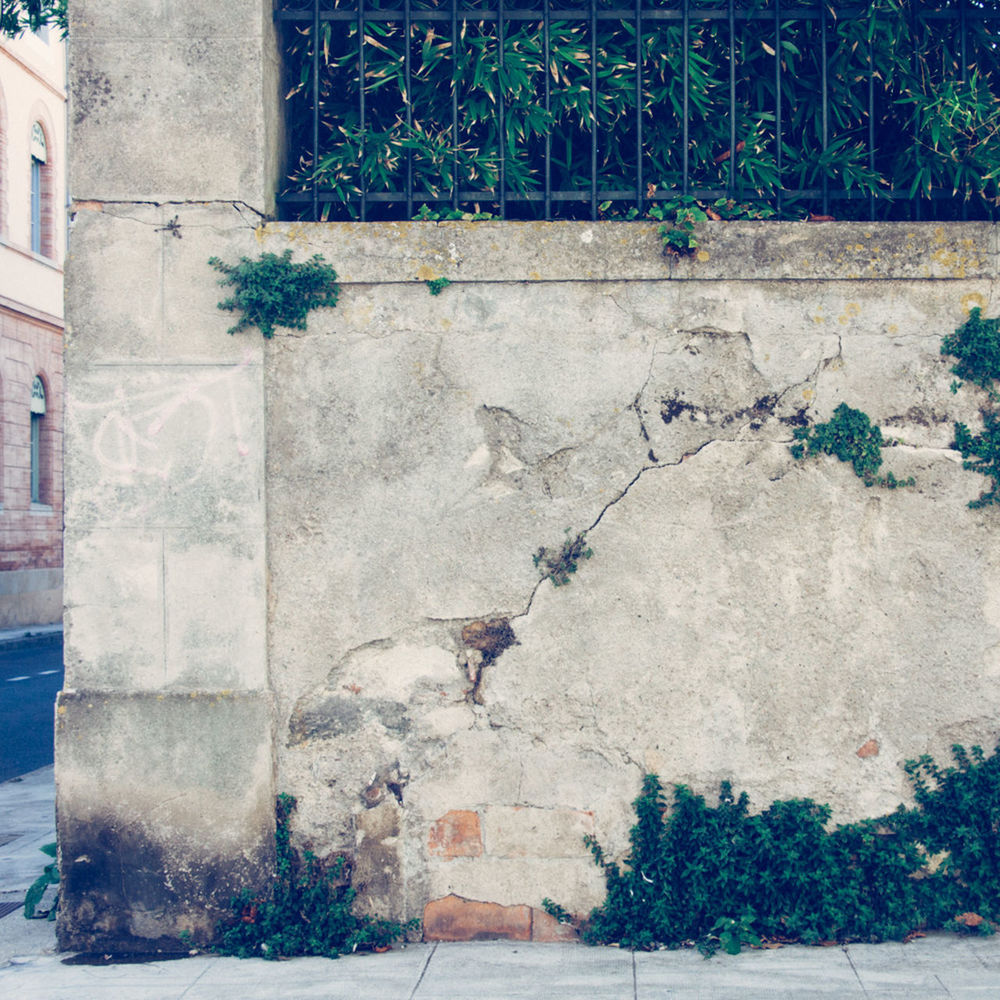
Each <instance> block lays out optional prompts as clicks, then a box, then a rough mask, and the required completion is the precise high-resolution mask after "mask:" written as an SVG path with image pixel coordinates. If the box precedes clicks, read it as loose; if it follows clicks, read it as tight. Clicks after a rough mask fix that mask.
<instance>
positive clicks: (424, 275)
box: [417, 264, 441, 281]
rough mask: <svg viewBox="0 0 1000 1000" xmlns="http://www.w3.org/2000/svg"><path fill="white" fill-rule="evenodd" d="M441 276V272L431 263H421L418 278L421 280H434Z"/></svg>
mask: <svg viewBox="0 0 1000 1000" xmlns="http://www.w3.org/2000/svg"><path fill="white" fill-rule="evenodd" d="M440 277H441V272H440V271H438V270H436V269H435V268H433V267H431V266H430V264H421V265H420V267H418V268H417V279H418V280H419V281H434V280H435V279H436V278H440Z"/></svg>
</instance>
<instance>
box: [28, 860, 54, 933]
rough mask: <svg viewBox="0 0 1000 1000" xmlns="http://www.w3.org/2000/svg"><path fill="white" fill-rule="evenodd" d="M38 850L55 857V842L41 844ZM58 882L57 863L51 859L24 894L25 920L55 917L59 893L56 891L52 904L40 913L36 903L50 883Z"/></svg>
mask: <svg viewBox="0 0 1000 1000" xmlns="http://www.w3.org/2000/svg"><path fill="white" fill-rule="evenodd" d="M39 850H40V851H41V852H42V853H43V854H47V855H48V856H49V857H50V858H53V859H54V858H55V857H56V854H57V851H56V845H55V843H54V842H53V843H51V844H43V845H42V846H41V847H40V848H39ZM58 884H59V865H58V863H57V862H56V861H55V860H53V861H51V862H50V863H49V864H47V865H46V866H45V870H44V871H43V872H42V874H41V875H39V876H38V878H36V879H35V881H34V882H32V883H31V886H30V888H29V889H28V891H27V893H25V896H24V918H25V920H35V919H37V918H38V917H47V918H48V919H49V920H55V919H56V907H57V906H58V905H59V894H58V893H56V898H55V899H54V900H53V901H52V906H51V907H50V908H49V909H48V910H45V911H42V912H41V913H37V912H36V911H37V910H38V904H39V903H40V902H41V901H42V897H43V896H44V895H45V890H46V889H47V888H48V887H49V886H50V885H58Z"/></svg>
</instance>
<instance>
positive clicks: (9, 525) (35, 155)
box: [0, 29, 66, 628]
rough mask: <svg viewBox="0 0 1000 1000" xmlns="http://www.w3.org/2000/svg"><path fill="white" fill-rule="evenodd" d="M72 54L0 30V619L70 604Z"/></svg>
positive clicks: (37, 38) (53, 614) (59, 45)
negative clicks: (65, 413)
mask: <svg viewBox="0 0 1000 1000" xmlns="http://www.w3.org/2000/svg"><path fill="white" fill-rule="evenodd" d="M65 163H66V57H65V46H64V43H63V42H62V41H61V40H60V39H59V37H58V33H57V32H54V31H51V30H47V29H43V30H41V31H40V32H38V33H37V34H36V33H30V32H29V33H25V34H24V35H22V36H21V37H20V38H17V39H9V38H4V39H0V628H3V627H8V626H16V625H36V624H47V623H51V622H55V621H58V620H59V619H60V618H61V616H62V510H63V490H62V439H63V428H62V396H63V367H62V347H63V304H62V296H63V263H64V258H65V252H66V235H65V234H66V210H65V204H66V186H65V176H66V169H65Z"/></svg>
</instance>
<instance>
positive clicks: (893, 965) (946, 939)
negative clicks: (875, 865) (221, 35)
mask: <svg viewBox="0 0 1000 1000" xmlns="http://www.w3.org/2000/svg"><path fill="white" fill-rule="evenodd" d="M53 814H54V812H53V783H52V768H51V767H46V768H41V769H40V770H38V771H34V772H32V773H31V774H28V775H24V776H23V778H22V779H21V780H17V779H15V780H13V781H6V782H3V783H2V784H0V901H3V900H22V899H23V898H24V890H25V889H26V888H27V887H28V886H29V885H30V884H31V882H32V881H34V879H35V878H37V877H38V875H39V874H41V872H42V869H43V868H44V866H45V864H46V862H47V861H48V858H47V857H46V856H45V855H44V854H42V853H41V852H40V851H39V850H38V848H39V847H40V846H41V845H42V844H44V843H48V842H49V841H51V840H53V839H54V833H53V825H54V824H53ZM15 834H16V835H15ZM55 949H56V942H55V933H54V926H53V924H51V923H49V922H47V921H44V920H25V919H24V917H23V915H22V911H21V910H16V911H15V912H13V913H11V914H9V915H8V916H5V917H3V918H0V997H2V998H4V1000H6V998H10V1000H105V998H107V1000H270V998H278V997H280V998H283V1000H284V998H287V1000H311V998H320V997H323V998H328V1000H397V998H398V1000H519V998H539V1000H640V998H642V1000H658V998H661V997H671V996H675V997H683V998H690V1000H728V998H734V1000H758V998H759V1000H774V998H793V997H795V998H799V997H801V998H806V997H831V998H833V997H836V998H841V997H844V998H857V1000H878V998H893V1000H903V998H905V1000H925V998H927V1000H929V998H935V1000H946V998H963V1000H997V998H1000V935H998V936H997V937H993V938H971V937H969V938H964V937H962V938H960V937H955V936H953V935H943V934H941V935H939V934H935V935H930V936H929V937H927V938H922V939H918V940H916V941H913V942H912V943H910V944H905V945H904V944H880V945H849V946H847V947H844V948H840V947H835V948H805V947H798V946H793V947H788V948H780V949H775V950H773V951H745V952H743V954H741V955H737V956H728V955H718V956H716V957H715V958H713V959H710V960H705V959H703V958H702V957H701V956H700V955H699V954H698V953H697V952H694V951H672V952H671V951H658V952H638V953H632V952H628V951H623V950H620V949H618V948H588V947H586V946H584V945H566V944H527V943H520V942H512V941H489V942H476V943H470V944H418V945H409V946H407V947H405V948H397V949H396V950H394V951H391V952H389V953H387V954H384V955H352V956H348V957H347V958H342V959H340V960H338V961H336V962H334V961H331V960H329V959H323V958H297V959H293V960H291V961H288V962H265V961H263V960H260V959H248V960H240V959H236V958H218V957H216V956H213V955H195V956H191V957H189V958H183V959H178V960H175V961H156V962H147V963H136V964H118V965H107V966H105V965H82V964H65V962H66V961H69V962H73V961H74V956H67V955H60V954H57V953H56V950H55Z"/></svg>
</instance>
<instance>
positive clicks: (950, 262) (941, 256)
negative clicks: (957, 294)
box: [931, 247, 979, 278]
mask: <svg viewBox="0 0 1000 1000" xmlns="http://www.w3.org/2000/svg"><path fill="white" fill-rule="evenodd" d="M931 259H932V260H933V261H935V263H937V264H940V265H941V267H943V268H944V269H945V270H946V271H948V273H949V274H950V275H951V277H953V278H964V277H965V267H966V264H971V265H972V266H973V267H974V266H975V265H976V264H978V263H979V262H978V261H969V260H968V259H967V258H965V257H960V256H959V255H958V254H957V253H955V251H954V250H945V248H944V247H942V248H941V249H940V250H935V251H934V253H932V254H931Z"/></svg>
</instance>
